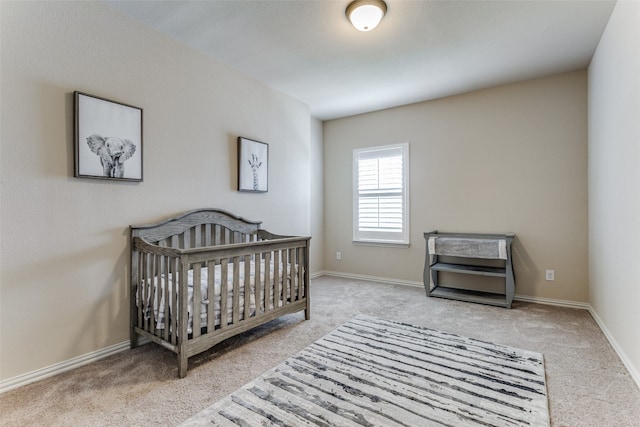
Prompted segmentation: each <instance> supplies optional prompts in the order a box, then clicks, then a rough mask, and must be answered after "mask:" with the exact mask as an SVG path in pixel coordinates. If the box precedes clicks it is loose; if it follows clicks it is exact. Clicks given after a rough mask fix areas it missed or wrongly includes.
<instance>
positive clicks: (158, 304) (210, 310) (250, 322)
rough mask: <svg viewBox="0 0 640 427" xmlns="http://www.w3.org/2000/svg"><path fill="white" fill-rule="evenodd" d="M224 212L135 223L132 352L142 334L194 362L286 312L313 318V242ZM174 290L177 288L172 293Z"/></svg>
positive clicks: (183, 363) (182, 361)
mask: <svg viewBox="0 0 640 427" xmlns="http://www.w3.org/2000/svg"><path fill="white" fill-rule="evenodd" d="M260 224H261V222H258V221H248V220H245V219H243V218H240V217H238V216H236V215H233V214H231V213H228V212H225V211H222V210H218V209H199V210H194V211H189V212H186V213H184V214H182V215H179V216H177V217H174V218H171V219H168V220H166V221H163V222H161V223H159V224H151V225H138V226H131V298H130V299H131V347H132V348H133V347H136V346H137V345H138V337H139V336H142V337H144V338H147V339H148V340H150V341H153V342H155V343H158V344H160V345H162V346H163V347H165V348H168V349H169V350H171V351H173V352H175V353H176V354H177V356H178V375H179V376H180V377H181V378H183V377H184V376H185V375H186V374H187V364H188V358H189V357H190V356H193V355H195V354H198V353H201V352H203V351H205V350H207V349H209V348H211V347H212V346H214V345H216V344H218V343H219V342H221V341H223V340H225V339H227V338H229V337H232V336H234V335H237V334H239V333H241V332H244V331H246V330H249V329H251V328H254V327H256V326H259V325H262V324H264V323H266V322H269V321H271V320H273V319H276V318H278V317H280V316H282V315H284V314H288V313H294V312H297V311H300V310H304V311H305V318H306V319H307V320H309V316H310V306H309V241H310V237H292V236H280V235H275V234H272V233H269V232H268V231H265V230H262V229H260ZM174 290H175V291H174Z"/></svg>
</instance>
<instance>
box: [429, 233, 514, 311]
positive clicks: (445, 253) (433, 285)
mask: <svg viewBox="0 0 640 427" xmlns="http://www.w3.org/2000/svg"><path fill="white" fill-rule="evenodd" d="M514 237H515V235H514V234H513V233H506V234H480V233H441V232H438V231H431V232H427V233H424V238H425V240H426V244H427V251H426V260H425V268H424V286H425V289H426V291H427V295H428V296H430V297H438V298H448V299H455V300H459V301H466V302H475V303H479V304H489V305H495V306H499V307H505V308H511V303H512V301H513V295H514V293H515V275H514V272H513V265H512V261H511V243H512V242H513V239H514ZM440 273H448V274H461V275H467V276H484V277H492V278H498V279H502V280H501V281H500V283H501V290H500V291H498V292H496V291H495V290H492V289H483V288H482V284H481V283H480V284H478V283H474V282H475V281H474V280H473V277H469V286H466V285H465V284H464V283H463V284H459V283H457V284H455V285H454V284H443V283H442V282H441V280H440V278H441V277H440ZM477 280H479V279H476V281H477Z"/></svg>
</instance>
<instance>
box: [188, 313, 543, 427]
mask: <svg viewBox="0 0 640 427" xmlns="http://www.w3.org/2000/svg"><path fill="white" fill-rule="evenodd" d="M182 425H183V426H194V425H215V426H218V425H220V426H226V425H229V426H231V425H237V426H314V425H319V426H352V425H353V426H355V425H361V426H396V425H397V426H432V425H433V426H440V425H442V426H456V427H457V426H548V425H549V410H548V405H547V389H546V384H545V373H544V362H543V358H542V355H541V354H539V353H534V352H530V351H526V350H521V349H517V348H512V347H506V346H501V345H496V344H491V343H488V342H484V341H478V340H474V339H470V338H463V337H460V336H457V335H453V334H447V333H443V332H438V331H434V330H431V329H426V328H421V327H416V326H411V325H407V324H403V323H396V322H390V321H387V320H382V319H378V318H374V317H366V316H358V317H356V318H354V319H352V320H350V321H349V322H347V323H346V324H344V325H342V326H340V327H339V328H337V329H336V330H334V331H333V332H331V333H330V334H328V335H326V336H325V337H323V338H321V339H320V340H318V341H316V342H315V343H313V344H311V345H310V346H308V347H307V348H305V349H304V350H302V351H301V352H299V353H298V354H296V355H294V356H292V357H291V358H289V359H288V360H286V361H285V362H283V363H282V364H280V365H279V366H277V367H276V368H274V369H272V370H269V371H267V372H265V373H264V374H263V375H261V376H260V377H258V378H256V379H255V380H254V381H252V382H250V383H249V384H247V385H245V386H243V387H242V388H240V389H239V390H237V391H236V392H234V393H233V394H231V395H229V396H227V397H226V398H224V399H222V400H220V401H218V402H216V403H215V404H213V405H212V406H210V407H209V408H207V409H205V410H203V411H202V412H200V413H199V414H197V415H196V416H194V417H192V418H190V419H188V420H187V421H185V422H184V423H183V424H182Z"/></svg>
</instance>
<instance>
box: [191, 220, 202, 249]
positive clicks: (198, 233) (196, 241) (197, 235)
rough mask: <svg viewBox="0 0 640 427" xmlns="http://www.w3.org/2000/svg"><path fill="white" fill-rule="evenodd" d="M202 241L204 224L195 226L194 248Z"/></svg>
mask: <svg viewBox="0 0 640 427" xmlns="http://www.w3.org/2000/svg"><path fill="white" fill-rule="evenodd" d="M201 243H202V225H194V226H193V239H192V240H191V247H192V248H199V247H200V246H202V245H201Z"/></svg>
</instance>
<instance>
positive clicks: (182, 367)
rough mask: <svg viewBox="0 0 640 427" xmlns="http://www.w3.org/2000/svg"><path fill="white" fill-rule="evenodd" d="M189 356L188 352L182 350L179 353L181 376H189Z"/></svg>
mask: <svg viewBox="0 0 640 427" xmlns="http://www.w3.org/2000/svg"><path fill="white" fill-rule="evenodd" d="M188 361H189V358H188V357H187V355H186V353H184V352H180V353H178V376H179V377H180V378H184V377H186V376H187V363H188Z"/></svg>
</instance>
